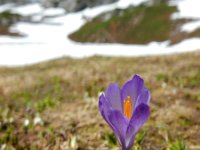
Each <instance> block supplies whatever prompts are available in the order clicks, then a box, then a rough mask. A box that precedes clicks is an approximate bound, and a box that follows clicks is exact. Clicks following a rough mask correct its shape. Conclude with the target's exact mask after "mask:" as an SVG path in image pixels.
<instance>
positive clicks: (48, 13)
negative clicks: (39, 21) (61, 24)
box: [42, 8, 65, 16]
mask: <svg viewBox="0 0 200 150" xmlns="http://www.w3.org/2000/svg"><path fill="white" fill-rule="evenodd" d="M42 14H43V15H44V16H57V15H64V14H65V10H64V9H63V8H48V9H45V11H44V12H43V13H42Z"/></svg>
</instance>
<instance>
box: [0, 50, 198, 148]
mask: <svg viewBox="0 0 200 150" xmlns="http://www.w3.org/2000/svg"><path fill="white" fill-rule="evenodd" d="M199 57H200V52H194V53H186V54H181V55H174V56H171V55H169V56H159V57H157V56H156V57H138V58H120V57H118V58H110V57H97V56H95V57H92V58H85V59H80V60H77V59H76V60H75V59H71V58H62V59H58V60H54V61H49V62H44V63H40V64H37V65H33V66H27V67H17V68H5V67H1V68H0V145H1V148H2V147H3V148H5V149H11V148H15V149H31V150H36V149H38V150H40V149H52V150H53V149H54V150H59V149H63V150H65V149H74V150H75V149H79V150H94V149H99V150H102V149H105V150H108V149H119V147H118V145H117V142H116V139H115V138H114V135H113V133H112V131H111V129H110V128H109V127H108V125H107V124H106V122H105V121H104V120H103V119H102V117H101V115H100V113H99V111H98V107H97V103H98V95H99V93H100V92H101V91H104V90H106V87H107V86H108V85H109V84H110V83H112V82H118V83H119V84H120V85H121V86H122V85H123V83H125V82H126V81H127V80H128V79H130V78H131V77H132V76H133V75H134V74H139V75H140V76H141V77H143V78H144V81H145V84H146V85H147V87H148V88H149V89H150V91H151V95H152V98H151V103H150V107H151V115H150V119H149V120H148V122H147V124H146V125H145V126H144V127H142V129H141V130H140V132H139V133H138V135H137V138H136V140H135V148H134V150H138V149H139V150H142V149H143V150H166V149H169V150H187V149H190V150H192V149H196V150H197V149H199V147H200V145H199V139H200V126H199V124H200V118H199V113H200V93H199V91H200V63H199Z"/></svg>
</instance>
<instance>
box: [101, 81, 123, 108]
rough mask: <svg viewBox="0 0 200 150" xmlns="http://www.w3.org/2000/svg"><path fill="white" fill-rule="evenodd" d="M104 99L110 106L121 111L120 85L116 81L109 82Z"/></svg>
mask: <svg viewBox="0 0 200 150" xmlns="http://www.w3.org/2000/svg"><path fill="white" fill-rule="evenodd" d="M105 96H106V99H107V100H108V101H109V102H110V103H111V105H112V108H113V109H116V110H119V111H121V112H122V101H121V96H120V87H119V85H118V84H117V83H113V84H110V85H109V87H108V89H107V91H106V94H105Z"/></svg>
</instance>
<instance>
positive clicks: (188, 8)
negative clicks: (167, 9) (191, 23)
mask: <svg viewBox="0 0 200 150" xmlns="http://www.w3.org/2000/svg"><path fill="white" fill-rule="evenodd" d="M171 4H173V5H176V6H177V7H178V10H179V13H177V14H176V15H175V16H174V17H176V19H178V18H193V19H199V18H200V9H199V4H200V3H199V0H171Z"/></svg>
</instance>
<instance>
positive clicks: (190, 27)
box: [181, 20, 200, 32]
mask: <svg viewBox="0 0 200 150" xmlns="http://www.w3.org/2000/svg"><path fill="white" fill-rule="evenodd" d="M198 28H200V20H197V21H191V22H189V23H185V24H184V25H183V26H182V27H181V31H185V32H193V31H195V30H196V29H198Z"/></svg>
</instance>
